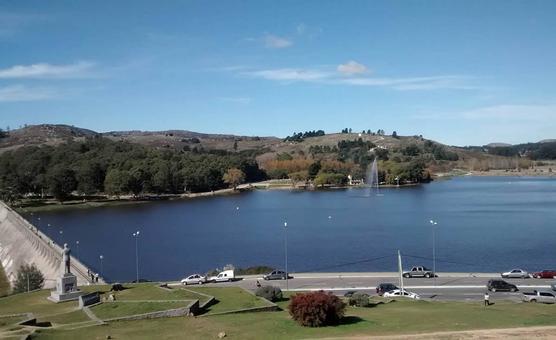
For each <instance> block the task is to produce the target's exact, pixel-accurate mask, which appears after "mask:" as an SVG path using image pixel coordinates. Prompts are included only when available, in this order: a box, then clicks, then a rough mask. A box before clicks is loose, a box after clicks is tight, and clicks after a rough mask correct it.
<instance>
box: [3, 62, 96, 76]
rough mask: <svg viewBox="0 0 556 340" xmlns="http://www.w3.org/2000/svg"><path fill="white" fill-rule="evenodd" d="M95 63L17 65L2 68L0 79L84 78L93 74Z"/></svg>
mask: <svg viewBox="0 0 556 340" xmlns="http://www.w3.org/2000/svg"><path fill="white" fill-rule="evenodd" d="M94 65H95V64H94V63H91V62H85V61H82V62H78V63H75V64H69V65H51V64H47V63H39V64H32V65H16V66H12V67H9V68H5V69H0V79H21V78H35V79H37V78H83V77H88V76H91V74H90V71H91V69H92V68H93V67H94Z"/></svg>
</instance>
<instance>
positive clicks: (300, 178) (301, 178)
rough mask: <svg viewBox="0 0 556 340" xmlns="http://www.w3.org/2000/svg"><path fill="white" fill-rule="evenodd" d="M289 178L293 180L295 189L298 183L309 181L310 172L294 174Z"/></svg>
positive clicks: (303, 171)
mask: <svg viewBox="0 0 556 340" xmlns="http://www.w3.org/2000/svg"><path fill="white" fill-rule="evenodd" d="M288 177H289V178H290V179H291V180H292V184H293V186H294V187H295V186H296V184H297V182H303V183H306V182H307V180H308V179H309V172H308V171H307V170H302V171H297V172H292V173H291V174H289V176H288Z"/></svg>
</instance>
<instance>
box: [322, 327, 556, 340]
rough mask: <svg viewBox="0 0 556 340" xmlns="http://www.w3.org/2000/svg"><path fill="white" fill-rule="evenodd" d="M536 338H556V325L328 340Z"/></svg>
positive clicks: (542, 339) (330, 339) (544, 339)
mask: <svg viewBox="0 0 556 340" xmlns="http://www.w3.org/2000/svg"><path fill="white" fill-rule="evenodd" d="M532 338H534V339H536V340H548V339H556V326H543V327H516V328H499V329H482V330H472V331H456V332H434V333H420V334H405V335H392V336H354V337H342V338H326V340H364V339H373V340H402V339H404V340H405V339H443V340H459V339H465V340H468V339H516V340H517V339H532Z"/></svg>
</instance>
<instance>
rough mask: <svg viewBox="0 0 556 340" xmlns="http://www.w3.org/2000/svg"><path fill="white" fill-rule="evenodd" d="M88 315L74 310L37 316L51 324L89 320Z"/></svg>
mask: <svg viewBox="0 0 556 340" xmlns="http://www.w3.org/2000/svg"><path fill="white" fill-rule="evenodd" d="M90 320H91V319H89V317H88V316H87V315H86V314H85V313H84V312H83V311H82V310H74V311H73V312H68V313H61V314H56V315H49V316H48V317H42V318H39V321H50V322H52V323H53V324H59V325H60V324H69V323H74V322H84V321H90Z"/></svg>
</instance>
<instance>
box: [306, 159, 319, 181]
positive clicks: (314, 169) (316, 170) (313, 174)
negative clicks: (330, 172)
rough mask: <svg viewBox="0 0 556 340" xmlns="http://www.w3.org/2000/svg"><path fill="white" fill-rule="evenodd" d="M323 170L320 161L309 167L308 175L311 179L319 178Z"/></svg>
mask: <svg viewBox="0 0 556 340" xmlns="http://www.w3.org/2000/svg"><path fill="white" fill-rule="evenodd" d="M320 168H321V164H320V161H317V162H314V163H313V164H311V165H309V170H308V175H309V179H313V178H315V177H316V176H317V174H318V173H319V171H320Z"/></svg>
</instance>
